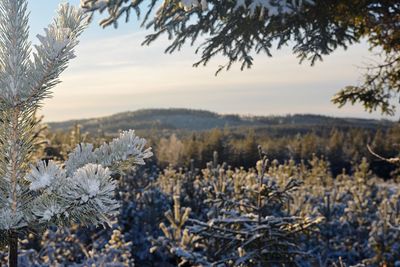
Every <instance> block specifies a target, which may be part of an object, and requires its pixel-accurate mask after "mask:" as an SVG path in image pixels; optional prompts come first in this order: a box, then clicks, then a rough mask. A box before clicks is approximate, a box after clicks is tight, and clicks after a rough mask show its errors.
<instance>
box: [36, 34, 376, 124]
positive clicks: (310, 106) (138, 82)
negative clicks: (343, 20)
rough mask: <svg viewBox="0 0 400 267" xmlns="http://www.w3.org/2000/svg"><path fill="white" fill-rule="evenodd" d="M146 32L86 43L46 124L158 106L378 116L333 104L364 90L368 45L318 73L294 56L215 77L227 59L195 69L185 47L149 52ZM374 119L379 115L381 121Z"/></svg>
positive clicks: (329, 60)
mask: <svg viewBox="0 0 400 267" xmlns="http://www.w3.org/2000/svg"><path fill="white" fill-rule="evenodd" d="M145 34H146V33H145V32H144V31H137V32H134V33H128V34H115V33H114V32H112V33H107V32H106V33H105V34H104V36H103V35H94V34H90V33H89V34H88V35H87V36H86V37H85V38H84V39H83V40H82V42H81V44H80V46H79V48H78V50H77V55H78V57H77V58H76V59H74V61H73V62H72V63H71V65H70V68H69V69H68V70H67V71H66V72H65V73H64V74H63V76H62V80H63V83H62V84H61V85H60V86H58V87H57V88H56V89H55V94H54V98H53V99H51V100H48V101H47V103H46V105H45V108H44V110H43V114H44V115H45V117H46V120H64V119H70V118H80V117H93V116H101V115H107V114H112V113H115V112H120V111H125V110H128V109H129V110H134V109H137V108H151V107H191V108H202V109H211V110H214V111H218V112H222V113H242V114H251V113H257V114H270V113H273V114H282V113H284V114H287V113H298V112H301V113H308V112H313V113H323V114H331V115H332V113H333V114H339V115H340V114H341V115H351V116H370V115H369V114H366V113H364V111H363V110H362V109H361V108H355V109H354V108H353V109H351V108H350V109H344V110H337V109H336V107H335V106H333V105H332V104H331V103H330V98H331V97H332V96H333V94H334V93H335V92H336V91H337V90H338V89H340V88H342V87H343V86H345V85H348V84H355V83H357V79H358V77H359V76H360V73H361V71H360V69H359V68H357V65H361V64H362V62H363V61H365V59H366V57H367V56H369V52H368V49H367V46H366V44H365V43H362V44H358V45H354V46H353V47H351V48H349V49H348V50H347V51H341V50H338V51H336V52H335V53H334V54H333V55H331V56H328V57H326V59H325V60H324V62H321V63H318V64H317V66H315V67H310V66H309V65H307V64H306V63H305V64H303V65H299V64H298V60H297V59H296V57H295V56H294V55H292V54H291V51H290V50H289V49H284V50H281V51H277V52H275V55H274V57H272V58H269V57H267V56H265V55H258V56H256V57H255V58H256V61H255V65H254V67H253V68H252V69H251V70H246V71H243V72H242V71H240V70H239V67H240V66H238V65H237V66H233V68H232V69H231V70H230V71H229V72H222V73H221V74H220V75H219V76H217V77H215V76H214V73H215V71H216V69H217V67H218V65H219V64H224V63H225V59H224V58H222V57H218V56H217V57H215V59H213V60H212V62H211V64H210V66H207V67H199V68H193V67H192V64H193V63H194V62H195V61H196V60H197V59H198V58H199V55H195V54H194V49H193V48H191V47H185V49H184V50H183V51H181V52H177V53H175V54H173V55H166V54H164V53H163V51H164V49H165V47H166V46H167V41H166V40H165V39H162V40H159V41H156V42H155V43H154V44H153V45H151V46H150V47H143V46H141V45H140V44H141V42H142V41H143V40H144V36H145ZM374 116H379V115H377V114H375V115H374Z"/></svg>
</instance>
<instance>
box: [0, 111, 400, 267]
mask: <svg viewBox="0 0 400 267" xmlns="http://www.w3.org/2000/svg"><path fill="white" fill-rule="evenodd" d="M147 112H150V111H147ZM191 112H192V113H193V111H191ZM182 113H187V112H186V111H182V110H180V114H182ZM38 120H39V119H38ZM320 120H321V122H318V123H322V122H323V121H324V118H320ZM331 120H335V118H331ZM337 120H343V119H337ZM39 121H40V120H39ZM311 121H312V120H311ZM314 123H315V121H314ZM309 124H310V119H308V120H307V119H306V118H303V119H302V120H301V122H299V123H297V124H296V126H295V127H293V125H292V126H290V125H284V124H282V123H281V124H280V126H279V127H278V128H277V129H274V130H270V131H268V130H266V129H264V128H257V127H255V128H246V127H236V126H235V127H234V128H229V127H224V128H214V129H211V130H203V131H187V130H185V131H172V130H171V129H170V130H168V131H165V132H164V134H165V136H159V134H158V135H156V136H151V133H152V132H153V133H154V130H152V129H147V130H141V132H142V134H145V135H146V136H148V140H149V143H150V145H151V146H152V148H153V152H154V156H153V157H152V158H151V159H150V161H148V162H147V164H146V166H143V167H132V166H128V167H127V168H126V169H125V170H124V174H123V175H119V176H118V177H117V183H118V186H117V191H116V192H117V195H116V198H117V199H118V200H119V201H121V203H122V204H121V207H120V213H119V215H118V216H116V217H114V218H113V222H112V227H107V228H103V227H94V226H92V227H79V226H78V225H75V226H72V227H69V228H65V227H62V228H49V229H48V230H46V231H45V232H44V233H43V234H41V235H37V234H34V233H31V234H28V235H27V237H26V239H24V240H22V241H21V247H22V249H21V252H20V253H21V254H20V256H19V257H20V261H21V262H25V264H26V266H90V265H93V264H94V266H178V265H179V266H257V265H259V264H261V266H270V265H271V266H275V265H276V264H284V265H285V266H398V264H400V262H399V261H398V259H399V258H400V254H399V252H400V249H399V248H400V230H399V229H398V228H397V226H398V225H399V222H400V221H399V220H400V201H399V194H400V191H399V187H398V181H399V180H398V179H399V174H398V171H399V170H398V169H397V168H396V165H393V164H390V163H387V162H385V161H382V160H381V159H378V158H376V157H375V156H374V155H372V154H371V153H370V152H369V151H368V149H367V147H366V144H370V145H371V147H372V148H373V149H374V151H375V152H376V153H382V154H384V155H396V151H398V150H396V148H394V147H393V144H400V128H399V127H398V125H397V123H390V122H380V121H369V123H366V122H363V123H359V124H358V128H357V127H356V126H353V127H351V129H350V130H349V129H346V128H340V127H339V128H337V127H334V126H331V125H332V124H331V123H328V124H326V127H325V128H324V127H321V126H320V127H315V128H313V127H309ZM380 124H383V125H380ZM50 125H52V124H51V123H50ZM72 125H73V126H72V127H71V128H66V130H64V131H61V130H60V129H58V130H56V131H54V130H52V128H51V126H49V125H47V124H44V123H39V124H38V127H37V128H36V133H37V134H36V136H37V146H38V151H42V152H41V153H40V154H38V157H40V158H42V159H44V160H46V161H50V160H56V161H62V160H65V158H67V155H68V154H69V153H71V152H72V151H73V149H74V148H75V147H76V145H77V144H79V143H86V142H89V141H90V142H91V143H93V144H95V145H96V146H100V145H101V144H102V143H104V142H107V141H110V140H111V139H112V138H114V137H115V136H116V135H117V134H115V133H114V134H112V133H107V132H101V133H97V134H91V133H89V132H85V131H83V130H82V128H83V127H82V126H80V125H79V124H75V125H74V124H72ZM354 125H357V124H354ZM264 127H265V125H264ZM260 180H261V181H262V183H263V185H262V190H261V191H258V190H257V188H258V186H259V183H260ZM2 259H3V260H5V259H6V253H4V254H2ZM23 266H24V265H23Z"/></svg>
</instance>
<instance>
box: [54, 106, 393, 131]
mask: <svg viewBox="0 0 400 267" xmlns="http://www.w3.org/2000/svg"><path fill="white" fill-rule="evenodd" d="M75 124H79V125H80V126H81V129H82V131H84V132H89V133H91V134H97V133H99V132H101V133H105V134H111V135H112V134H115V133H117V132H118V131H120V130H127V129H136V130H139V131H140V130H145V131H147V130H159V131H178V130H179V131H188V132H190V131H206V130H210V129H213V128H230V129H232V128H234V129H240V128H246V129H249V128H254V129H255V130H260V129H269V130H273V131H274V132H276V133H277V134H279V133H280V132H281V131H284V132H286V133H287V132H291V131H294V132H304V131H306V132H308V131H310V130H314V131H320V130H323V129H329V128H332V127H336V128H342V129H346V128H365V129H370V130H373V129H376V128H388V127H390V126H392V125H393V124H394V123H393V122H391V121H388V120H373V119H359V118H335V117H329V116H322V115H311V114H296V115H286V116H240V115H222V114H217V113H214V112H210V111H204V110H191V109H144V110H138V111H129V112H123V113H118V114H115V115H111V116H107V117H101V118H92V119H81V120H70V121H64V122H53V123H48V125H49V126H50V128H51V129H52V130H54V131H66V130H69V129H71V128H72V127H73V126H74V125H75Z"/></svg>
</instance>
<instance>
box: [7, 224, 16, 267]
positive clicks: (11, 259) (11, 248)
mask: <svg viewBox="0 0 400 267" xmlns="http://www.w3.org/2000/svg"><path fill="white" fill-rule="evenodd" d="M8 266H9V267H18V234H17V232H15V231H10V232H9V234H8Z"/></svg>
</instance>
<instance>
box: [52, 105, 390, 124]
mask: <svg viewBox="0 0 400 267" xmlns="http://www.w3.org/2000/svg"><path fill="white" fill-rule="evenodd" d="M155 110H185V111H195V112H201V111H203V112H210V113H214V114H217V115H222V116H226V115H237V116H239V117H241V118H245V117H287V116H297V115H299V116H322V117H329V118H335V119H361V120H376V121H391V122H397V120H395V119H390V118H363V117H351V116H331V115H324V114H318V113H287V114H238V113H220V112H215V111H213V110H206V109H190V108H180V107H174V108H143V109H136V110H126V111H122V112H117V113H112V114H108V115H105V116H95V117H83V118H76V119H67V120H61V121H46V123H49V124H52V123H65V122H72V121H84V120H93V119H102V118H108V117H112V116H115V115H121V114H125V113H135V112H139V111H155Z"/></svg>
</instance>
